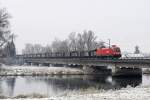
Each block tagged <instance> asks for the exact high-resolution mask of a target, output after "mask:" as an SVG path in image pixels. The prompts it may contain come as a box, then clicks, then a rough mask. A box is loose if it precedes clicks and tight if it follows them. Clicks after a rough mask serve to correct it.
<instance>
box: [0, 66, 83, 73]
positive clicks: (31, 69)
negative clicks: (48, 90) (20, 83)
mask: <svg viewBox="0 0 150 100" xmlns="http://www.w3.org/2000/svg"><path fill="white" fill-rule="evenodd" d="M55 74H57V75H58V74H60V75H64V74H67V75H68V74H83V70H82V69H79V68H69V67H44V66H41V67H37V66H6V65H3V66H1V67H0V75H55Z"/></svg>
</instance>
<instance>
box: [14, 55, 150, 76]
mask: <svg viewBox="0 0 150 100" xmlns="http://www.w3.org/2000/svg"><path fill="white" fill-rule="evenodd" d="M16 58H17V59H19V60H22V61H23V62H24V63H26V64H38V65H48V66H52V65H54V64H62V65H76V66H82V67H83V69H84V70H92V69H93V68H95V66H96V68H109V69H111V72H112V75H113V76H126V75H127V76H130V75H135V76H141V75H142V68H150V58H145V57H138V58H136V57H134V58H133V57H132V58H120V59H100V58H96V57H92V58H88V57H82V58H79V57H32V56H30V57H29V56H28V57H24V56H21V55H18V56H16ZM85 73H86V74H88V72H87V71H85Z"/></svg>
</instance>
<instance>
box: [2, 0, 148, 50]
mask: <svg viewBox="0 0 150 100" xmlns="http://www.w3.org/2000/svg"><path fill="white" fill-rule="evenodd" d="M0 6H3V7H6V8H7V10H8V12H9V13H10V14H11V16H12V17H13V18H12V19H11V24H12V31H13V32H14V33H15V34H17V36H18V37H17V38H16V40H15V43H16V48H17V50H18V51H19V52H21V50H22V49H23V48H24V45H25V44H26V43H40V44H43V45H46V44H50V43H51V41H53V40H54V39H55V37H57V38H60V39H65V38H67V36H68V34H69V33H71V32H82V31H83V30H93V31H94V32H95V34H96V35H97V36H98V37H99V39H102V40H104V41H108V39H109V38H110V39H111V43H112V44H117V45H119V46H120V47H121V49H122V51H129V52H133V51H134V46H135V45H139V47H140V49H141V51H143V52H150V0H0Z"/></svg>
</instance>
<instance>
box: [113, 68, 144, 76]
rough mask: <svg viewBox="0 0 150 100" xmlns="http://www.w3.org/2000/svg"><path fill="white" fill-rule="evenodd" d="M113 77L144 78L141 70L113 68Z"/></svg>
mask: <svg viewBox="0 0 150 100" xmlns="http://www.w3.org/2000/svg"><path fill="white" fill-rule="evenodd" d="M112 76H135V77H141V76H142V69H141V68H127V67H112Z"/></svg>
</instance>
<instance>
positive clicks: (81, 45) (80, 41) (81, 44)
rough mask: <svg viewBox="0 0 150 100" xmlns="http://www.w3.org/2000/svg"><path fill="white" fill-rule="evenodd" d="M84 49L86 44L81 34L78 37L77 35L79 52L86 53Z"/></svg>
mask: <svg viewBox="0 0 150 100" xmlns="http://www.w3.org/2000/svg"><path fill="white" fill-rule="evenodd" d="M84 49H85V42H84V40H83V36H82V34H81V33H78V35H77V50H78V51H84Z"/></svg>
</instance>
